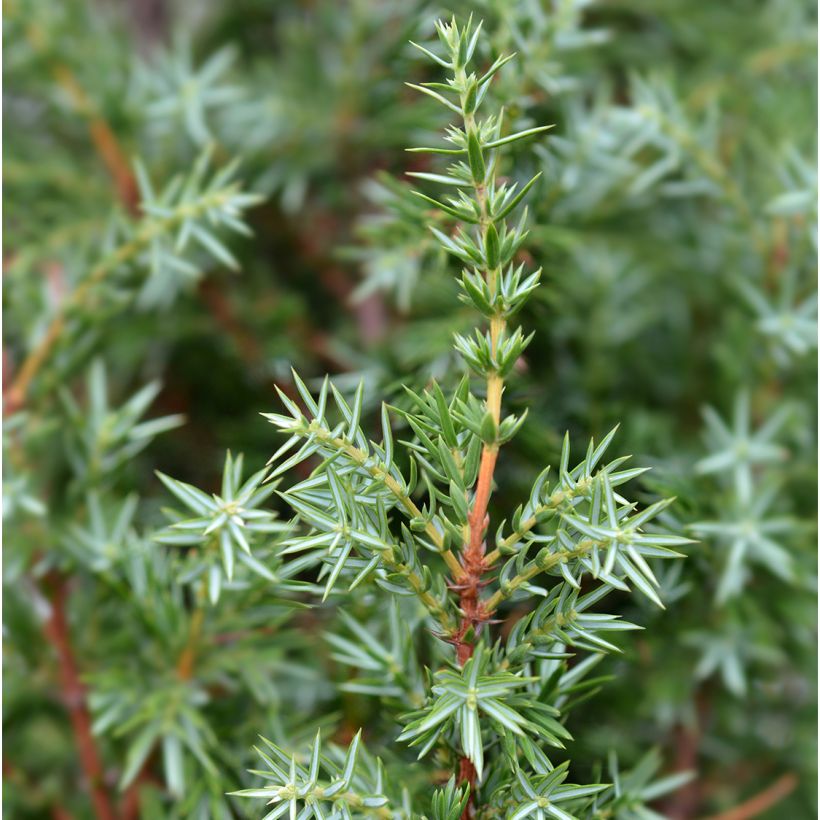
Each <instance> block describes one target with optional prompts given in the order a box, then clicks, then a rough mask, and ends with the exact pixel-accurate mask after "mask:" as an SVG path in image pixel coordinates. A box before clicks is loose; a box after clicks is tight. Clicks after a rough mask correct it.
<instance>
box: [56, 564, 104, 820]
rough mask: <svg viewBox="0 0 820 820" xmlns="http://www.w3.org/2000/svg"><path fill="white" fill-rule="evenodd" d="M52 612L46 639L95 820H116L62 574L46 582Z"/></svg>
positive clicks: (66, 582)
mask: <svg viewBox="0 0 820 820" xmlns="http://www.w3.org/2000/svg"><path fill="white" fill-rule="evenodd" d="M49 581H50V583H49V587H50V589H49V592H50V594H49V601H50V603H51V612H50V613H49V616H48V619H47V620H46V622H45V625H44V632H45V635H46V638H47V639H48V640H49V642H50V643H51V645H52V646H53V647H54V650H55V652H56V653H57V659H58V662H59V667H60V680H61V683H62V695H63V700H64V702H65V705H66V709H67V710H68V715H69V718H70V719H71V726H72V728H73V730H74V740H75V743H76V744H77V753H78V755H79V759H80V764H81V765H82V768H83V772H84V774H85V779H86V781H87V782H88V789H89V794H90V797H91V802H92V805H93V806H94V814H95V816H96V817H97V820H115V818H116V813H115V811H114V806H113V804H112V802H111V798H110V797H109V794H108V790H107V789H106V786H105V775H104V771H103V765H102V760H101V758H100V754H99V751H98V750H97V746H96V743H95V741H94V735H93V734H92V731H91V716H90V714H89V712H88V706H87V702H86V688H85V685H84V684H83V682H82V680H81V678H80V670H79V667H78V665H77V660H76V658H75V656H74V650H73V648H72V645H71V634H70V631H69V626H68V615H67V611H66V610H67V605H68V597H69V590H68V581H67V579H66V577H65V576H64V575H61V574H58V573H52V574H51V576H50V579H49Z"/></svg>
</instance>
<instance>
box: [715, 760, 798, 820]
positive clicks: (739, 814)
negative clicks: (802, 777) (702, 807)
mask: <svg viewBox="0 0 820 820" xmlns="http://www.w3.org/2000/svg"><path fill="white" fill-rule="evenodd" d="M797 783H798V780H797V775H795V774H793V773H791V772H787V773H786V774H784V775H782V776H781V777H779V778H778V779H777V780H775V781H774V783H772V785H771V786H768V787H767V788H765V789H764V790H763V791H762V792H760V793H759V794H756V795H755V796H754V797H750V798H749V799H748V800H746V801H744V802H743V803H741V804H740V805H739V806H735V807H734V808H733V809H729V810H728V811H724V812H721V813H720V814H713V815H710V816H709V817H706V818H704V820H749V818H751V817H759V816H760V815H761V814H763V812H764V811H767V810H768V809H770V808H771V807H772V806H774V805H776V804H777V803H779V802H780V801H781V800H783V798H785V797H788V795H790V794H791V793H792V792H793V791H794V790H795V789H796V788H797Z"/></svg>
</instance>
